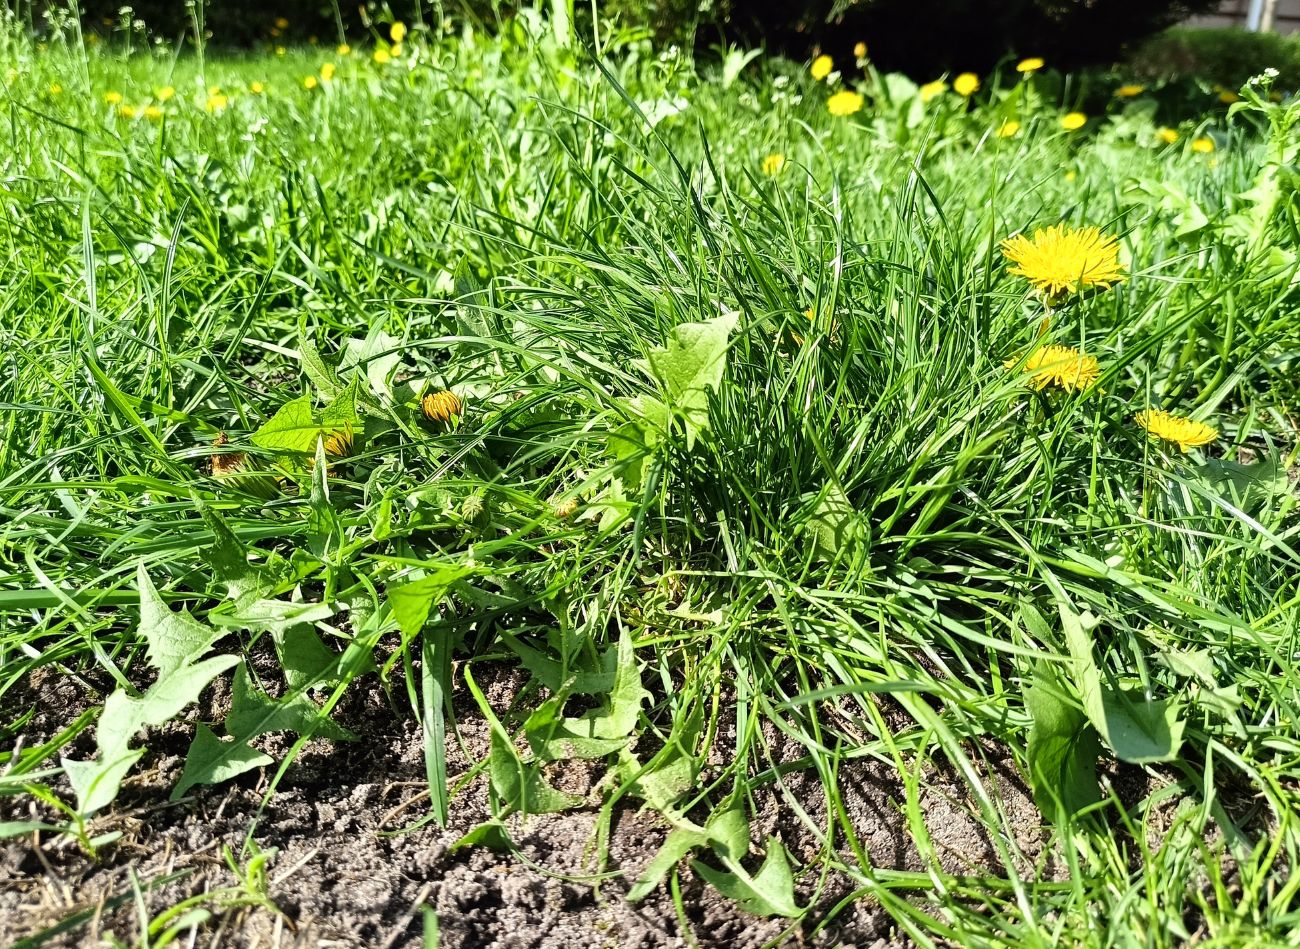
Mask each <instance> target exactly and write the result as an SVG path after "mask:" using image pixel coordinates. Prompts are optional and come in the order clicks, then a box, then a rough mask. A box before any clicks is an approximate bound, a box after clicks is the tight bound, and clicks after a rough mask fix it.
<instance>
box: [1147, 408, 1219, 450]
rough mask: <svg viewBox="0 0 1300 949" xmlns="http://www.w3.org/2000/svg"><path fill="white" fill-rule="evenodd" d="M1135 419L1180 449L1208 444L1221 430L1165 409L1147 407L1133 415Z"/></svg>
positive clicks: (1154, 434)
mask: <svg viewBox="0 0 1300 949" xmlns="http://www.w3.org/2000/svg"><path fill="white" fill-rule="evenodd" d="M1133 421H1135V422H1137V423H1138V425H1140V426H1142V427H1143V428H1144V429H1146V431H1147V434H1148V435H1150V436H1151V437H1152V438H1159V439H1161V440H1162V441H1166V442H1169V443H1170V444H1173V445H1177V446H1178V450H1179V451H1184V452H1185V451H1187V450H1188V449H1189V448H1199V447H1200V446H1202V445H1208V444H1210V443H1211V442H1213V441H1215V440H1217V439H1218V437H1219V430H1218V429H1217V428H1213V427H1212V426H1209V425H1206V424H1205V423H1204V422H1197V421H1194V420H1193V419H1190V418H1187V417H1186V416H1185V415H1174V414H1172V413H1170V412H1166V411H1164V410H1163V409H1147V410H1146V411H1144V412H1139V413H1138V414H1137V415H1135V416H1133Z"/></svg>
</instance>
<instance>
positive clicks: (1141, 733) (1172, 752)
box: [1102, 689, 1186, 764]
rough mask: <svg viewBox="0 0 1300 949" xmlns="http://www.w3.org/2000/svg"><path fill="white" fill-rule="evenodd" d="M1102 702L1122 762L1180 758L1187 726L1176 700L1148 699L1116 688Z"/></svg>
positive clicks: (1108, 733)
mask: <svg viewBox="0 0 1300 949" xmlns="http://www.w3.org/2000/svg"><path fill="white" fill-rule="evenodd" d="M1102 703H1103V707H1104V708H1105V711H1106V740H1107V741H1108V742H1109V743H1110V746H1111V748H1112V749H1114V751H1115V754H1116V755H1117V756H1118V757H1119V758H1120V759H1121V760H1122V761H1129V762H1132V763H1134V764H1150V763H1154V762H1157V761H1173V760H1174V759H1175V758H1177V757H1178V750H1179V748H1181V747H1182V743H1183V728H1184V727H1185V725H1186V723H1185V722H1184V721H1183V720H1182V719H1181V718H1180V717H1179V706H1178V704H1177V703H1176V702H1174V701H1173V700H1172V699H1148V698H1146V697H1145V696H1142V695H1140V694H1139V693H1138V692H1136V691H1135V690H1130V689H1114V690H1108V691H1106V692H1105V693H1103V695H1102Z"/></svg>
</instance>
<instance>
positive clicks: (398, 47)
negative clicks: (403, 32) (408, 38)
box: [388, 43, 402, 59]
mask: <svg viewBox="0 0 1300 949" xmlns="http://www.w3.org/2000/svg"><path fill="white" fill-rule="evenodd" d="M388 52H389V53H390V54H391V55H392V57H393V59H397V57H399V56H401V55H402V44H401V43H394V44H393V45H392V46H390V47H389V48H388Z"/></svg>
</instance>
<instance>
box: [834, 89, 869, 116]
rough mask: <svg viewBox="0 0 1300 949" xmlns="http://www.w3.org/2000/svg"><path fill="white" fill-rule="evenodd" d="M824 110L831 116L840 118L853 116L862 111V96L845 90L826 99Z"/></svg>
mask: <svg viewBox="0 0 1300 949" xmlns="http://www.w3.org/2000/svg"><path fill="white" fill-rule="evenodd" d="M826 108H827V109H829V110H830V113H831V115H836V116H841V117H843V116H846V115H853V113H855V112H859V111H861V109H862V95H861V94H860V93H857V92H850V91H849V90H848V89H845V90H843V91H841V92H837V93H835V95H833V96H831V97H830V98H829V99H827V100H826Z"/></svg>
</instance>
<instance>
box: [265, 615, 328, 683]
mask: <svg viewBox="0 0 1300 949" xmlns="http://www.w3.org/2000/svg"><path fill="white" fill-rule="evenodd" d="M271 640H272V642H274V643H275V654H276V656H277V657H278V658H279V660H280V667H281V668H282V669H283V670H284V681H285V684H286V685H287V686H288V687H289V688H290V689H291V690H292V691H294V692H301V691H303V690H306V689H308V688H312V687H319V686H322V685H325V684H327V683H329V682H332V681H334V680H335V679H336V678H337V677H336V676H335V671H336V670H337V668H338V661H339V654H338V653H336V652H334V651H333V650H332V649H330V648H329V647H328V646H326V645H325V644H324V643H323V642H322V641H321V638H320V636H318V635H316V630H314V629H312V628H311V627H310V626H290V627H288V628H287V629H284V630H281V631H278V632H276V631H273V632H272V633H271Z"/></svg>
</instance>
